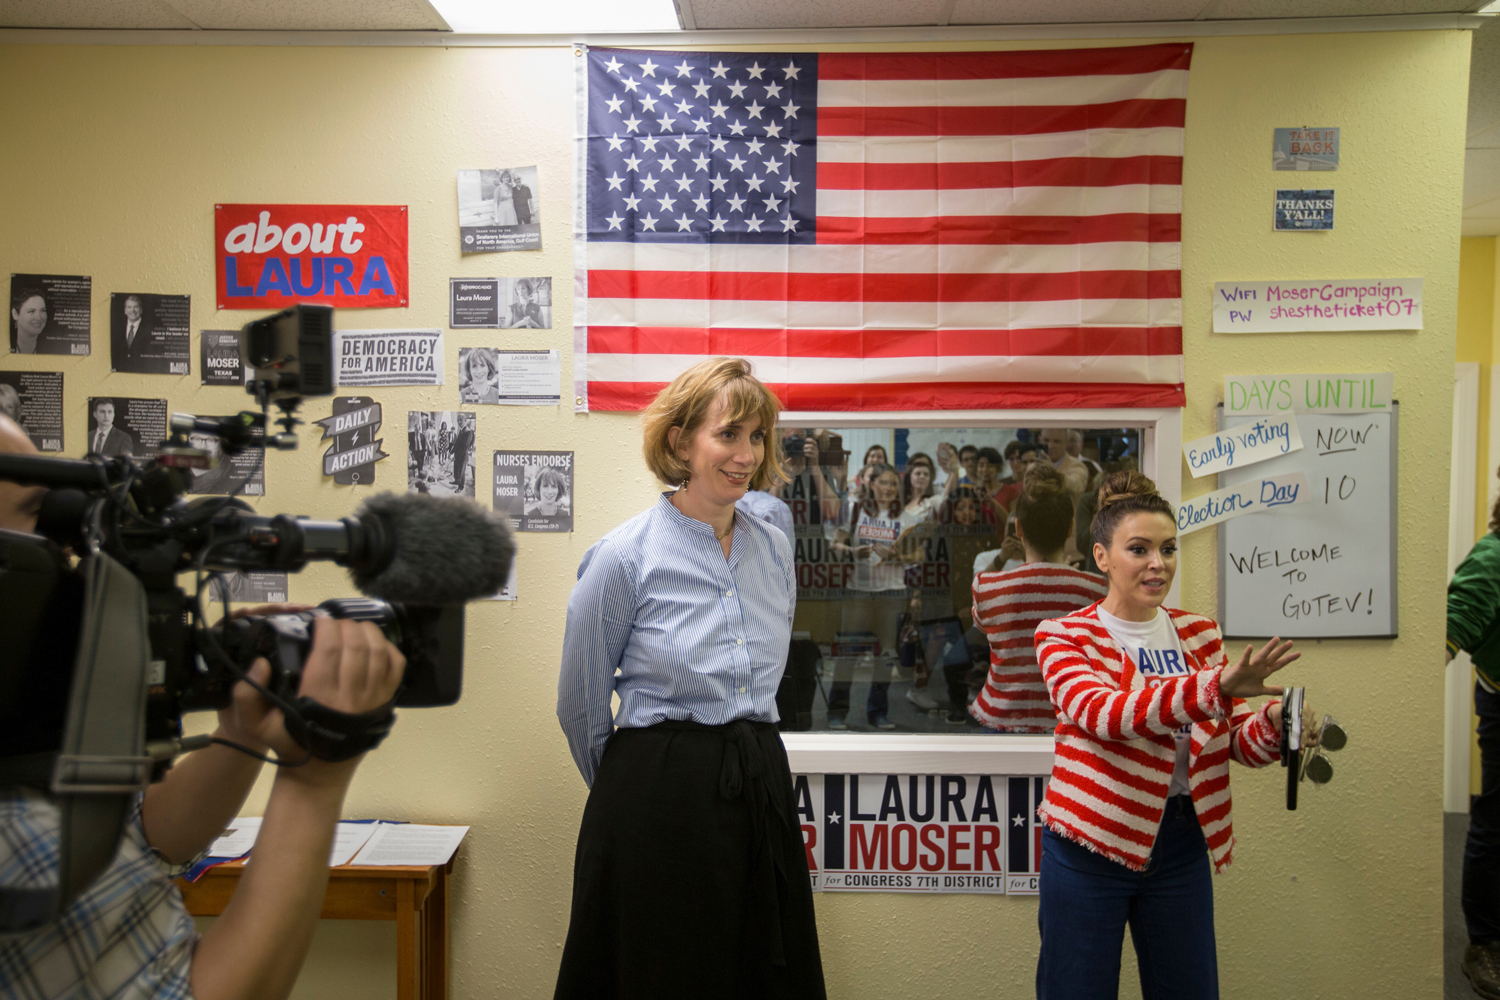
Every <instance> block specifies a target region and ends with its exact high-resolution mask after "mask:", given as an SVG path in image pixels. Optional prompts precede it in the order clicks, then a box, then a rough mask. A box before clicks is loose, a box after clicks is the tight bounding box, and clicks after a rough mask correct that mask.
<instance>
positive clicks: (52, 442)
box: [0, 372, 63, 451]
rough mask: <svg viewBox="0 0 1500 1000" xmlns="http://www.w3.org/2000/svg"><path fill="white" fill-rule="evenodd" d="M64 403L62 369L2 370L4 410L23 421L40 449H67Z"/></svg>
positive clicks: (1, 405) (0, 386) (0, 409)
mask: <svg viewBox="0 0 1500 1000" xmlns="http://www.w3.org/2000/svg"><path fill="white" fill-rule="evenodd" d="M62 404H63V373H62V372H0V413H4V414H5V415H6V416H7V417H10V419H12V420H14V421H15V422H16V423H18V424H20V425H21V430H23V431H25V432H26V434H27V436H28V437H30V438H31V443H32V444H34V445H36V447H37V450H38V451H62V450H63V405H62Z"/></svg>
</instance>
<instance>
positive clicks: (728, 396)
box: [642, 358, 787, 490]
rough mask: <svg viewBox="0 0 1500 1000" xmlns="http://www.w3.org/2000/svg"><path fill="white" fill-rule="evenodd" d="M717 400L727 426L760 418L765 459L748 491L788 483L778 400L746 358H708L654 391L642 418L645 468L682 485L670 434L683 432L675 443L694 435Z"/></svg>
mask: <svg viewBox="0 0 1500 1000" xmlns="http://www.w3.org/2000/svg"><path fill="white" fill-rule="evenodd" d="M719 399H723V400H724V402H725V404H726V406H727V409H728V412H727V414H726V417H725V422H726V423H729V424H742V423H745V422H746V421H747V420H749V419H750V418H751V417H759V418H760V427H761V430H763V431H765V434H766V453H765V458H764V460H762V461H761V463H760V465H759V466H758V467H757V468H756V470H755V473H754V474H753V475H751V477H750V489H752V490H763V489H766V488H767V487H769V486H771V485H773V484H775V483H783V482H786V479H787V476H786V473H785V472H783V471H782V467H781V448H780V447H779V446H778V442H777V441H776V418H777V417H778V416H780V414H781V401H780V400H778V399H777V398H776V396H775V394H774V393H772V392H771V390H770V389H767V388H766V387H765V384H764V383H763V382H761V381H760V379H758V378H756V377H755V376H754V375H753V374H751V370H750V362H748V361H746V360H745V359H744V358H706V359H704V360H703V361H700V362H698V363H697V364H696V365H694V366H693V367H691V368H689V369H688V370H687V371H685V372H683V373H682V374H681V375H679V376H677V377H676V378H675V379H673V380H672V384H671V385H669V386H667V387H666V388H665V389H663V390H662V391H661V392H659V393H657V396H656V398H655V399H653V400H652V401H651V405H650V406H648V407H646V412H645V414H644V418H643V420H642V431H643V435H642V436H643V437H644V439H645V440H644V443H643V445H642V451H643V452H644V453H645V456H646V467H647V468H648V469H650V470H651V472H652V474H653V475H655V476H656V478H657V479H660V480H661V481H662V482H663V483H666V484H667V485H668V486H675V485H677V484H678V483H683V482H686V481H687V479H688V475H689V471H688V466H687V463H686V462H684V461H683V460H682V459H681V458H679V457H678V456H677V453H676V452H674V451H673V450H672V446H671V444H670V443H669V437H670V434H671V430H672V428H673V427H681V428H682V432H681V434H679V435H678V440H679V441H683V440H685V439H687V438H689V437H691V436H692V435H693V434H696V433H697V432H698V429H699V428H700V427H701V426H702V425H703V421H704V420H706V419H707V418H708V411H709V410H711V409H713V405H714V403H715V402H716V401H717V400H719Z"/></svg>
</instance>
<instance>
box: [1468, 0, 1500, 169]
mask: <svg viewBox="0 0 1500 1000" xmlns="http://www.w3.org/2000/svg"><path fill="white" fill-rule="evenodd" d="M1473 39H1474V41H1473V42H1472V46H1473V47H1472V48H1471V49H1470V50H1469V141H1468V145H1469V146H1488V147H1495V146H1500V17H1492V18H1490V19H1489V22H1488V23H1487V24H1485V26H1484V27H1482V28H1480V29H1479V30H1478V31H1476V32H1474V34H1473Z"/></svg>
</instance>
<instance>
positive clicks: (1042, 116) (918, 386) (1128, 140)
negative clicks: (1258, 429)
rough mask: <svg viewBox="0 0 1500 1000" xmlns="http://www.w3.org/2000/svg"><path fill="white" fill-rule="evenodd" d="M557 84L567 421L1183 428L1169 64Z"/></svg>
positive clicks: (759, 63) (1048, 56) (1108, 61)
mask: <svg viewBox="0 0 1500 1000" xmlns="http://www.w3.org/2000/svg"><path fill="white" fill-rule="evenodd" d="M583 58H584V61H585V66H584V79H583V80H582V81H581V85H580V102H581V104H580V113H579V119H580V137H581V142H582V143H583V145H584V147H585V148H584V149H582V150H581V151H580V157H579V165H580V171H581V173H580V177H579V183H580V185H581V190H580V192H579V204H580V208H579V214H578V220H577V222H578V225H577V230H578V238H577V240H576V243H575V246H576V253H577V259H576V268H577V274H576V283H577V295H576V297H575V302H576V303H577V305H576V306H575V326H576V331H575V333H576V344H575V376H576V379H577V383H578V385H577V393H578V395H579V397H580V400H579V402H580V406H579V408H580V409H587V408H590V407H592V408H595V409H606V410H633V409H639V408H641V407H643V406H645V405H646V404H647V403H648V402H649V401H650V400H651V398H652V397H653V396H654V395H655V394H656V393H657V392H658V391H659V390H660V389H661V387H662V386H663V385H664V384H666V383H667V382H668V381H670V380H671V379H672V378H673V377H675V376H676V375H677V374H678V373H679V372H681V371H682V370H683V369H684V368H686V367H687V366H688V365H690V364H692V363H694V362H695V361H697V360H699V359H700V358H702V357H704V356H707V355H719V354H732V355H740V356H745V357H748V358H749V359H750V360H751V361H752V362H754V364H755V369H756V373H757V375H758V376H759V377H760V378H761V379H762V380H763V381H765V382H767V383H768V384H770V385H771V386H772V388H773V389H775V390H776V392H777V393H778V394H779V395H780V396H781V397H782V400H783V402H784V403H786V404H787V405H788V406H789V407H791V408H793V409H799V410H891V409H971V408H985V409H993V408H1018V407H1117V406H1126V407H1128V406H1181V405H1183V387H1182V380H1183V376H1182V318H1181V315H1182V308H1181V284H1182V282H1181V229H1182V227H1181V218H1182V216H1181V183H1182V130H1183V119H1184V114H1185V107H1186V94H1187V69H1188V64H1189V61H1190V60H1191V58H1192V46H1191V45H1184V44H1171V45H1149V46H1135V47H1120V48H1092V49H1076V50H1051V51H1016V52H949V53H837V54H834V53H801V52H799V53H779V54H777V53H766V52H760V53H744V52H662V51H647V50H637V49H602V48H593V49H587V50H585V51H584V55H583Z"/></svg>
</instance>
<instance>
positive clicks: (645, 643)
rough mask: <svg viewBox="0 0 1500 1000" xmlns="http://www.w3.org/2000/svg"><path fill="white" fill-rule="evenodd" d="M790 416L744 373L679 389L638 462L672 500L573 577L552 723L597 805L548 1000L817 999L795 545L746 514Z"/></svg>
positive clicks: (724, 368) (770, 471)
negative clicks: (793, 752)
mask: <svg viewBox="0 0 1500 1000" xmlns="http://www.w3.org/2000/svg"><path fill="white" fill-rule="evenodd" d="M779 411H780V405H779V404H778V403H777V401H776V397H775V396H773V395H772V394H771V392H770V391H769V390H768V389H767V388H766V387H765V386H764V385H762V384H761V383H760V382H759V381H757V380H756V379H755V378H754V377H753V376H752V375H751V374H750V365H749V363H748V362H746V361H744V360H743V359H740V358H711V359H709V360H706V361H703V362H700V363H699V364H697V365H695V366H693V367H692V368H690V369H688V370H687V371H686V372H684V373H683V374H682V375H680V376H678V377H677V379H676V380H675V381H674V382H672V384H671V385H669V386H667V387H666V388H665V389H664V390H662V392H661V394H660V395H659V396H657V397H656V400H655V401H654V402H653V403H652V404H651V406H650V407H649V408H648V409H647V410H646V414H645V418H644V420H643V427H642V429H643V432H644V437H645V454H646V464H647V466H648V467H649V468H650V469H651V471H652V472H653V473H654V474H655V475H656V476H657V478H658V479H660V480H661V481H662V482H663V483H668V484H680V486H679V487H678V489H677V490H676V491H675V492H669V493H663V494H662V495H661V498H660V499H659V500H658V501H657V502H656V504H655V505H654V506H653V507H651V508H650V509H649V510H647V511H645V512H644V513H642V514H638V515H636V516H635V517H633V518H631V519H630V520H629V521H626V522H625V523H624V524H622V525H620V526H619V527H618V528H615V529H614V530H613V531H611V532H609V533H608V534H607V535H605V536H604V537H603V538H602V539H600V540H599V542H597V543H596V544H595V545H594V546H593V547H591V548H590V549H589V550H588V552H587V553H585V554H584V557H583V563H582V565H580V566H579V569H578V583H577V585H576V586H575V587H574V588H573V594H572V596H571V597H570V598H569V599H568V624H567V631H566V633H565V635H564V636H563V655H562V670H561V676H560V678H559V680H558V689H557V716H558V719H559V721H560V722H561V723H562V728H563V732H564V733H565V734H566V735H567V737H568V744H569V746H570V748H571V749H572V752H573V759H574V761H575V762H576V763H577V764H578V769H579V771H580V772H581V773H582V774H583V778H584V781H585V782H587V783H588V784H589V785H590V786H591V788H590V792H589V797H588V803H587V805H585V807H584V810H583V822H582V824H581V827H580V829H579V834H578V850H577V853H576V855H575V858H574V862H573V912H572V920H571V924H570V926H569V928H568V938H567V943H566V944H565V946H564V948H563V955H562V967H561V969H560V971H559V973H558V980H557V991H556V996H557V997H558V998H564V997H566V998H574V997H577V998H585V997H586V998H588V1000H598V998H601V997H618V998H636V997H639V998H643V1000H644V998H651V1000H658V998H672V997H700V996H709V995H712V996H714V997H747V998H748V997H757V998H759V997H770V998H796V1000H802V998H808V1000H821V998H823V997H824V995H825V993H824V988H823V970H822V964H821V960H820V958H819V955H818V936H817V929H816V927H815V925H814V921H813V902H812V891H811V887H810V881H809V878H808V870H807V857H806V853H805V852H804V850H803V847H802V832H801V826H800V824H799V823H798V821H797V813H796V805H795V803H794V802H793V798H792V777H791V771H790V769H789V767H788V766H787V757H786V750H785V749H784V748H783V747H782V744H781V737H780V736H779V735H778V733H777V731H776V721H777V713H776V689H777V686H778V685H779V684H780V681H781V673H782V668H783V665H784V664H785V662H786V655H787V647H788V643H789V642H790V640H791V628H792V611H793V608H794V606H795V603H796V597H797V584H796V577H795V572H794V567H793V563H792V548H791V543H790V542H789V541H788V540H787V537H786V535H784V534H782V532H781V531H779V530H778V529H776V528H774V527H772V526H771V525H770V524H768V523H766V522H765V521H762V520H761V519H760V518H757V517H751V516H737V515H736V513H735V503H736V501H738V500H740V499H742V498H743V497H744V495H745V491H746V490H747V489H764V488H765V487H766V486H767V485H769V484H770V483H773V482H777V481H780V480H781V479H782V478H783V477H782V473H781V464H780V460H779V449H777V448H767V447H766V438H767V435H769V434H770V433H771V431H772V430H773V428H774V427H775V424H776V417H777V414H778V412H779ZM613 694H618V695H619V699H620V703H619V710H618V712H616V713H614V714H611V710H610V698H611V695H613Z"/></svg>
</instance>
